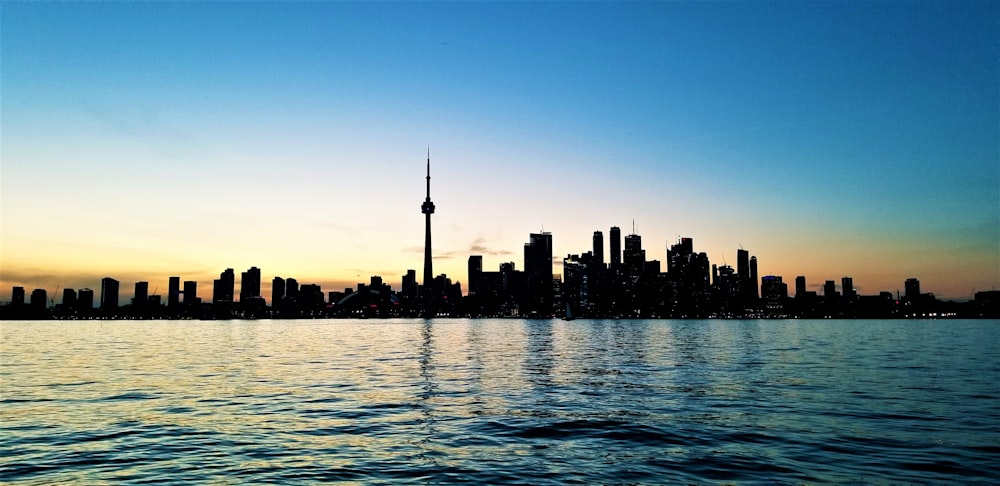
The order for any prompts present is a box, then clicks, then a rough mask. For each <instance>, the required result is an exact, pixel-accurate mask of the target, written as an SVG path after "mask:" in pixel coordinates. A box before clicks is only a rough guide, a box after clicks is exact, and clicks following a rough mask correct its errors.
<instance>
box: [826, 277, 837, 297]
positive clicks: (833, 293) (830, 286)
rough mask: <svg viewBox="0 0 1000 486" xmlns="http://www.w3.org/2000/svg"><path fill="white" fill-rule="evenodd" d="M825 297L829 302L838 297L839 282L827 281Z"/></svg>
mask: <svg viewBox="0 0 1000 486" xmlns="http://www.w3.org/2000/svg"><path fill="white" fill-rule="evenodd" d="M823 297H826V300H827V301H830V300H832V299H834V298H836V297H837V282H834V281H833V280H827V281H826V283H824V284H823Z"/></svg>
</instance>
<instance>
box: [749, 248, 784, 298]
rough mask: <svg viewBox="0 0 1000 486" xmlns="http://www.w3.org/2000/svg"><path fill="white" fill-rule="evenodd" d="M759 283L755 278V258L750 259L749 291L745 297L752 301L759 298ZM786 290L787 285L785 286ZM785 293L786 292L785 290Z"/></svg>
mask: <svg viewBox="0 0 1000 486" xmlns="http://www.w3.org/2000/svg"><path fill="white" fill-rule="evenodd" d="M759 285H760V281H759V280H758V278H757V257H755V256H752V257H750V290H749V291H748V294H747V297H749V298H750V299H753V300H757V298H758V297H759V296H760V292H759V287H758V286H759ZM785 287H786V289H787V287H788V286H787V285H786V286H785ZM786 292H787V290H786Z"/></svg>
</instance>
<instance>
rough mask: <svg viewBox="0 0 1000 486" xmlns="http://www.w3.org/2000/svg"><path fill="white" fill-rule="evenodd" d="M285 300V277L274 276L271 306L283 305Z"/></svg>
mask: <svg viewBox="0 0 1000 486" xmlns="http://www.w3.org/2000/svg"><path fill="white" fill-rule="evenodd" d="M284 300H285V279H283V278H281V277H274V278H273V279H271V307H277V306H280V305H281V302H282V301H284Z"/></svg>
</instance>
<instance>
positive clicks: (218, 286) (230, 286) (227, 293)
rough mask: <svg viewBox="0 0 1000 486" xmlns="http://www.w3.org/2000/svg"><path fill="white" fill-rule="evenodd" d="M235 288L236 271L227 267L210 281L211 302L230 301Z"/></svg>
mask: <svg viewBox="0 0 1000 486" xmlns="http://www.w3.org/2000/svg"><path fill="white" fill-rule="evenodd" d="M235 289H236V273H235V272H234V271H233V269H232V268H227V269H226V270H225V271H224V272H222V273H221V274H219V278H218V279H216V280H215V281H214V282H212V303H214V304H218V303H220V302H232V301H233V292H234V290H235Z"/></svg>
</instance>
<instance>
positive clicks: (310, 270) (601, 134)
mask: <svg viewBox="0 0 1000 486" xmlns="http://www.w3.org/2000/svg"><path fill="white" fill-rule="evenodd" d="M998 20H1000V3H998V2H992V1H983V2H960V1H957V2H918V1H907V2H821V1H819V2H795V1H789V2H781V1H768V2H763V1H760V2H758V1H742V2H690V3H689V2H510V3H508V2H444V3H437V2H405V3H396V2H359V3H354V2H322V1H320V2H299V3H295V2H293V3H284V2H282V3H277V2H273V3H272V2H232V3H230V2H198V1H194V2H19V1H5V2H2V3H0V302H3V301H7V300H9V298H10V292H11V287H12V286H23V287H25V288H26V290H27V291H28V292H29V293H30V292H31V289H34V288H45V289H47V290H48V292H49V296H50V297H51V296H52V293H53V292H54V291H55V289H56V288H57V286H58V287H61V288H67V287H69V288H77V289H78V288H84V287H89V288H92V289H100V279H101V278H102V277H105V276H108V277H113V278H116V279H117V280H119V281H120V282H121V287H122V294H123V298H124V299H126V300H127V297H128V296H129V295H130V294H131V290H132V288H133V284H134V282H136V281H148V282H150V284H149V285H150V291H151V292H156V293H159V294H166V287H167V280H168V277H169V276H171V275H176V276H180V277H181V279H182V280H195V281H198V282H199V284H198V288H199V296H200V297H202V298H203V299H206V300H208V299H210V298H211V288H212V285H211V284H212V280H213V279H215V278H218V275H219V273H220V272H222V271H223V270H225V269H226V268H233V269H235V271H236V275H237V279H238V278H239V274H240V272H242V271H244V270H246V269H247V268H249V267H251V266H257V267H259V268H260V269H261V272H262V275H261V277H262V281H263V283H262V286H263V289H262V293H264V294H265V297H268V298H269V296H270V284H269V282H270V280H271V278H272V277H274V276H282V277H286V278H287V277H293V278H296V279H297V280H298V281H299V282H300V283H319V284H321V285H322V286H323V290H324V291H330V290H343V289H344V288H345V287H354V286H355V285H356V284H357V283H358V282H368V280H369V278H370V277H371V276H372V275H380V276H382V277H383V278H384V279H385V281H386V282H387V283H390V284H391V285H392V286H393V287H395V288H397V289H398V288H399V282H400V280H401V276H402V275H403V274H405V272H406V270H407V269H414V270H416V271H417V275H418V276H419V275H422V273H423V270H422V265H423V239H424V234H423V229H424V228H423V226H424V221H423V215H422V214H421V213H420V204H421V203H422V201H423V199H424V196H425V194H424V192H425V185H424V176H425V170H426V159H427V152H428V149H429V151H430V158H431V166H432V169H431V170H432V180H431V185H432V187H431V198H432V200H433V201H434V203H435V204H436V206H437V211H436V213H435V214H434V216H433V223H432V224H433V238H434V243H433V251H434V255H435V260H434V271H435V274H440V273H446V274H448V275H449V277H451V279H452V280H455V281H460V282H463V290H464V282H465V281H466V280H467V274H466V264H467V259H468V256H469V255H473V254H478V255H483V260H484V261H483V266H484V269H485V270H496V269H497V267H498V266H499V265H500V263H503V262H508V261H512V262H515V265H516V266H517V268H523V246H524V243H525V242H527V241H528V235H529V234H530V233H536V232H539V231H542V230H544V231H547V232H551V233H552V235H553V247H554V248H553V253H554V256H555V262H556V265H555V271H556V272H560V271H561V270H560V266H559V263H560V262H561V260H562V258H563V257H565V256H566V255H568V254H571V253H573V254H578V253H582V252H585V251H588V250H590V249H591V236H592V234H593V232H594V231H595V230H600V231H603V232H604V235H605V239H607V238H608V236H609V235H608V233H609V228H610V227H611V226H619V227H621V228H622V233H623V235H625V234H629V233H632V231H633V224H634V231H635V232H636V233H637V234H639V235H641V237H642V243H643V247H644V249H645V250H646V255H647V259H650V260H653V259H657V260H660V261H665V260H666V248H667V246H668V245H670V244H673V243H675V242H676V241H677V239H678V238H679V237H680V236H684V237H690V238H693V239H694V246H695V250H696V251H703V252H706V253H707V254H708V256H709V259H710V260H711V262H712V263H714V264H719V265H722V264H724V263H728V264H730V265H733V266H735V263H736V262H735V260H736V250H737V249H738V248H741V247H742V248H745V249H747V250H748V251H749V252H750V254H752V255H755V256H756V257H757V259H758V265H759V271H760V274H761V275H780V276H782V277H783V278H784V280H785V281H786V282H790V283H793V282H794V278H795V276H797V275H804V276H805V277H806V278H807V282H808V284H809V287H810V288H811V289H813V290H816V289H819V288H820V287H821V286H822V284H823V281H825V280H835V281H836V282H837V285H838V288H839V285H840V279H841V277H844V276H850V277H852V278H853V281H854V285H855V287H856V288H857V290H858V291H859V292H860V293H861V294H863V295H868V294H876V293H878V292H879V291H890V292H896V291H897V289H902V287H903V281H904V280H905V279H907V278H911V277H915V278H918V279H920V281H921V286H922V290H923V291H925V292H932V293H934V294H935V295H937V296H938V297H939V298H944V299H958V300H966V299H970V298H971V297H972V294H973V293H974V292H975V291H981V290H990V289H996V288H1000V88H998V86H1000V42H998V40H997V39H998V38H1000V35H998V30H1000V28H998V25H1000V22H998ZM608 251H609V250H608V249H607V247H605V252H606V253H607V252H608ZM238 285H239V282H237V292H238V291H239V289H238ZM790 287H793V288H794V285H793V284H792V285H790ZM60 298H61V297H57V300H56V302H57V303H58V301H59V300H58V299H60Z"/></svg>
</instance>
